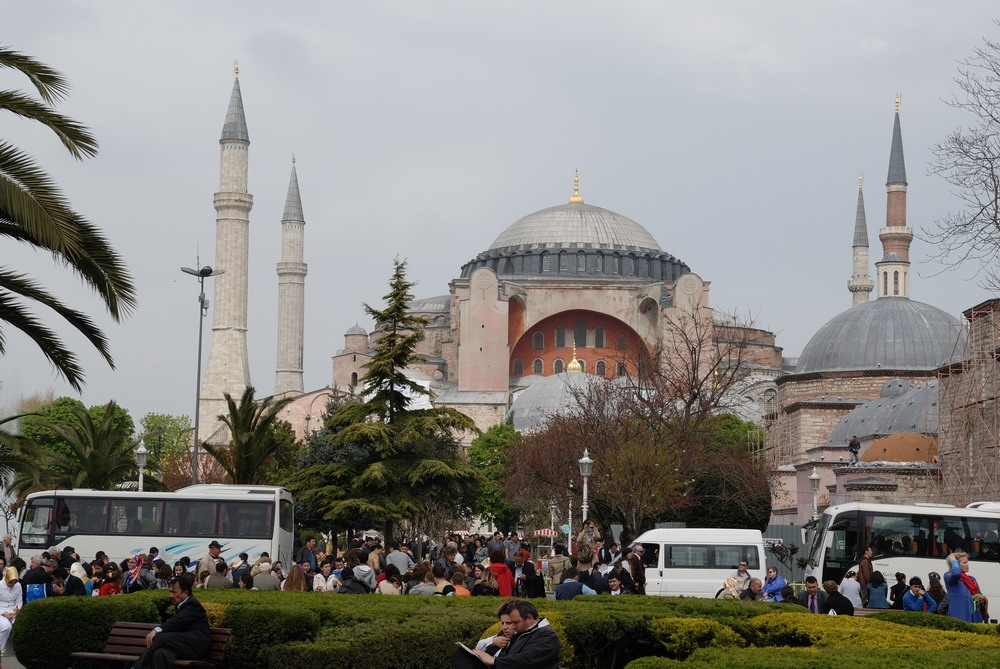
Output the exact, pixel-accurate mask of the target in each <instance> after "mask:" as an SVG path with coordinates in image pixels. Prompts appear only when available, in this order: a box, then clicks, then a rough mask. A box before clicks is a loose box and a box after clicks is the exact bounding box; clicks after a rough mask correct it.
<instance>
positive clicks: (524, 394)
mask: <svg viewBox="0 0 1000 669" xmlns="http://www.w3.org/2000/svg"><path fill="white" fill-rule="evenodd" d="M623 381H624V379H621V378H615V379H605V378H602V377H600V376H595V375H593V374H584V373H583V372H561V373H559V374H553V375H552V376H534V375H532V376H525V377H523V378H522V379H521V382H522V383H525V384H527V386H528V387H527V388H525V389H524V390H522V391H521V392H520V393H518V394H517V396H516V397H515V398H514V402H513V403H512V404H511V406H510V412H509V413H510V417H511V419H512V422H513V424H514V429H516V430H517V431H518V432H534V431H535V430H539V429H541V428H543V427H544V426H545V424H546V423H548V422H549V419H551V418H552V417H553V416H555V415H557V414H560V413H562V412H564V411H566V410H567V409H569V408H570V407H572V406H573V404H574V402H575V401H576V398H577V397H578V396H581V395H586V393H587V387H588V385H590V384H603V383H615V384H621V383H622V382H623Z"/></svg>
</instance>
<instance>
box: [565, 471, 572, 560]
mask: <svg viewBox="0 0 1000 669" xmlns="http://www.w3.org/2000/svg"><path fill="white" fill-rule="evenodd" d="M567 515H568V516H569V517H568V518H566V550H568V551H569V552H570V553H572V552H573V479H570V480H569V513H568V514H567Z"/></svg>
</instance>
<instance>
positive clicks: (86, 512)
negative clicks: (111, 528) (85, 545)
mask: <svg viewBox="0 0 1000 669" xmlns="http://www.w3.org/2000/svg"><path fill="white" fill-rule="evenodd" d="M73 506H74V507H76V520H77V529H78V530H79V531H80V532H82V533H84V534H104V533H105V532H106V531H107V528H106V527H105V525H106V524H107V518H108V500H106V499H95V498H89V497H84V498H82V499H78V500H74V502H73Z"/></svg>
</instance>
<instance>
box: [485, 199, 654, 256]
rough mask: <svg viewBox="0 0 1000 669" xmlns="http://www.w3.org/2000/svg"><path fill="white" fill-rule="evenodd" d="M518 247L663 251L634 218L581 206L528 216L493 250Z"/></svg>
mask: <svg viewBox="0 0 1000 669" xmlns="http://www.w3.org/2000/svg"><path fill="white" fill-rule="evenodd" d="M517 247H522V248H523V247H529V248H530V247H534V248H549V249H551V248H575V247H588V248H594V249H608V250H618V251H626V252H628V251H662V249H661V248H660V245H659V244H657V243H656V240H655V239H653V235H651V234H649V231H648V230H646V228H644V227H642V226H641V225H639V224H638V223H636V222H635V221H633V220H632V219H631V218H626V217H625V216H622V215H621V214H616V213H615V212H613V211H608V210H607V209H602V208H601V207H594V206H592V205H589V204H582V203H581V204H563V205H559V206H557V207H549V208H548V209H542V210H541V211H536V212H535V213H533V214H528V215H527V216H525V217H524V218H522V219H520V220H518V221H517V222H515V223H514V224H513V225H511V226H510V227H509V228H507V229H506V230H504V231H503V232H501V233H500V236H499V237H497V238H496V241H494V242H493V244H492V245H491V246H490V250H494V249H496V250H500V249H509V248H517Z"/></svg>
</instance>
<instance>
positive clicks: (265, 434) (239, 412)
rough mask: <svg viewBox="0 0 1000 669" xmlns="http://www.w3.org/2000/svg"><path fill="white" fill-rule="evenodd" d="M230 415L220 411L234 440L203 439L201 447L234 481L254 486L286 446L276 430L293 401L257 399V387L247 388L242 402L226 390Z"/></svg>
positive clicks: (262, 478) (261, 480)
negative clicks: (223, 443)
mask: <svg viewBox="0 0 1000 669" xmlns="http://www.w3.org/2000/svg"><path fill="white" fill-rule="evenodd" d="M225 398H226V406H227V408H228V410H229V413H228V415H227V414H220V415H219V420H221V421H222V422H223V423H224V424H225V425H226V427H227V428H229V434H230V436H231V439H232V440H231V441H230V443H229V445H228V446H214V445H212V444H209V443H208V442H202V444H201V446H202V448H204V449H205V451H206V452H207V453H208V454H209V455H211V456H212V457H213V458H215V460H216V461H217V462H218V463H219V464H220V465H222V468H223V469H225V470H226V473H227V474H228V475H229V478H231V479H232V482H233V483H236V484H243V485H253V484H258V483H263V482H264V479H265V473H266V471H267V469H266V467H267V465H268V464H269V463H270V461H271V460H272V458H273V457H274V455H275V454H276V453H277V452H278V450H279V449H280V448H281V447H282V446H283V445H284V442H283V441H282V440H281V439H279V438H278V435H277V434H276V433H275V429H274V428H275V427H276V424H277V423H278V413H280V412H281V410H282V409H284V408H285V406H286V405H287V404H288V403H289V402H291V401H292V398H290V397H286V398H284V399H279V400H275V401H273V400H272V399H271V398H267V399H263V400H261V401H260V402H255V401H254V389H253V388H251V387H249V386H248V387H247V389H246V390H244V391H243V397H241V398H240V401H239V404H237V403H236V400H234V399H233V397H232V395H230V394H229V393H225Z"/></svg>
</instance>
